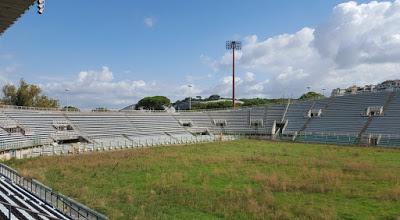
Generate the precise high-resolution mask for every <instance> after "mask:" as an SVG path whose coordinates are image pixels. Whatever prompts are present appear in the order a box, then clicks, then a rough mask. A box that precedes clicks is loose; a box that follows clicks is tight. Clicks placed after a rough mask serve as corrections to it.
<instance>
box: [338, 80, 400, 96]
mask: <svg viewBox="0 0 400 220" xmlns="http://www.w3.org/2000/svg"><path fill="white" fill-rule="evenodd" d="M395 89H400V80H387V81H385V82H383V83H380V84H378V85H365V86H356V85H353V86H350V87H348V88H347V89H341V88H336V89H333V90H332V93H331V96H343V95H354V94H360V93H365V92H375V91H385V90H387V91H393V90H395Z"/></svg>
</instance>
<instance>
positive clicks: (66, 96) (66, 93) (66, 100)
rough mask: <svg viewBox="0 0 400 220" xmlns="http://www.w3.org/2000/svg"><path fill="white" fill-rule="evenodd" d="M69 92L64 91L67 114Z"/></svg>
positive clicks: (67, 90)
mask: <svg viewBox="0 0 400 220" xmlns="http://www.w3.org/2000/svg"><path fill="white" fill-rule="evenodd" d="M69 91H70V89H68V88H67V89H65V102H66V103H65V106H66V107H67V112H68V111H69V106H68V105H69V104H68V92H69Z"/></svg>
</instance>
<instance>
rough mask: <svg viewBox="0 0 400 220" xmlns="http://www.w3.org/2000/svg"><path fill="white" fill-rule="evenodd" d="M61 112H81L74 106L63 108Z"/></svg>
mask: <svg viewBox="0 0 400 220" xmlns="http://www.w3.org/2000/svg"><path fill="white" fill-rule="evenodd" d="M61 111H69V112H79V111H81V110H80V109H79V108H77V107H74V106H64V107H63V108H62V109H61Z"/></svg>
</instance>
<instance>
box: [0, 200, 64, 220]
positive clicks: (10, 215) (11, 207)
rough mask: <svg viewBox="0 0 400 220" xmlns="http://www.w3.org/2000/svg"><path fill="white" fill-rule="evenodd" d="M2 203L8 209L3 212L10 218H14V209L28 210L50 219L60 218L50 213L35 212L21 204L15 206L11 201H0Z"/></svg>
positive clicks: (30, 212) (29, 212) (56, 219)
mask: <svg viewBox="0 0 400 220" xmlns="http://www.w3.org/2000/svg"><path fill="white" fill-rule="evenodd" d="M0 205H3V206H4V207H5V208H6V210H5V211H7V213H3V214H4V215H5V216H7V218H8V219H12V216H13V213H12V210H22V211H25V212H27V213H28V214H32V215H37V216H38V217H45V218H47V219H50V220H59V219H58V218H55V217H53V216H50V215H47V214H44V213H40V212H35V211H32V210H29V209H26V208H22V207H19V206H15V205H12V204H10V203H5V202H2V201H0Z"/></svg>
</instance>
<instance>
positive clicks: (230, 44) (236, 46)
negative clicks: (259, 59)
mask: <svg viewBox="0 0 400 220" xmlns="http://www.w3.org/2000/svg"><path fill="white" fill-rule="evenodd" d="M226 49H227V50H232V107H233V108H235V50H241V49H242V42H240V41H227V42H226Z"/></svg>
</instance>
